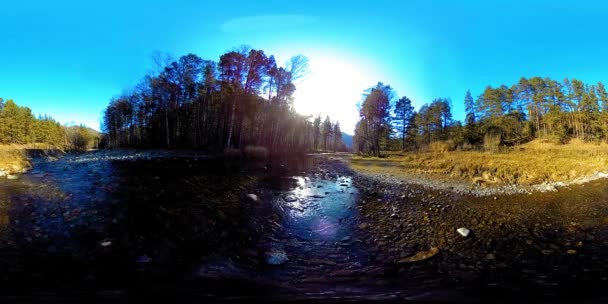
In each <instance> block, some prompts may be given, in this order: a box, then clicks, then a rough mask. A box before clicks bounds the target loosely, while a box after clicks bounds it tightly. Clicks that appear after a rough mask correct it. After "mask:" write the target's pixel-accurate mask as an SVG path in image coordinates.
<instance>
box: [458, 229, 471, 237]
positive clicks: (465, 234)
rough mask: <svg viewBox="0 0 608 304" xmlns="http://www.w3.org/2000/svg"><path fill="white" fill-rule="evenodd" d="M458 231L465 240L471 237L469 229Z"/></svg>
mask: <svg viewBox="0 0 608 304" xmlns="http://www.w3.org/2000/svg"><path fill="white" fill-rule="evenodd" d="M456 231H457V232H458V233H459V234H460V235H462V236H463V237H465V238H466V237H467V236H469V233H471V230H469V229H467V228H464V227H462V228H458V229H456Z"/></svg>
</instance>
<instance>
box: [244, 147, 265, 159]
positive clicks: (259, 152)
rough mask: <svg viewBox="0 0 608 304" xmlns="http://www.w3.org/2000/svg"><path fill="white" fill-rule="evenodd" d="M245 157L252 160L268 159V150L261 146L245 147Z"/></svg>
mask: <svg viewBox="0 0 608 304" xmlns="http://www.w3.org/2000/svg"><path fill="white" fill-rule="evenodd" d="M245 157H247V158H253V159H266V158H268V149H266V147H262V146H247V147H245Z"/></svg>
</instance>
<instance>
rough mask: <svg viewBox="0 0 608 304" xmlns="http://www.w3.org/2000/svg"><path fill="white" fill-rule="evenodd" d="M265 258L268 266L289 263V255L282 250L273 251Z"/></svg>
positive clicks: (265, 255) (267, 253) (266, 254)
mask: <svg viewBox="0 0 608 304" xmlns="http://www.w3.org/2000/svg"><path fill="white" fill-rule="evenodd" d="M264 258H265V261H266V263H267V264H270V265H281V264H284V263H285V262H287V261H289V258H288V257H287V253H285V251H283V250H280V249H272V250H270V251H268V252H266V253H265V254H264Z"/></svg>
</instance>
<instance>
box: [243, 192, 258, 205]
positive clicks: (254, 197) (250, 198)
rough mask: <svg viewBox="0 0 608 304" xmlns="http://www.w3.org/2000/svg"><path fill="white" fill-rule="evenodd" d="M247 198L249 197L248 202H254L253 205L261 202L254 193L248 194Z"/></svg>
mask: <svg viewBox="0 0 608 304" xmlns="http://www.w3.org/2000/svg"><path fill="white" fill-rule="evenodd" d="M246 197H247V200H248V201H250V202H252V203H257V202H259V201H260V199H259V198H258V196H257V195H255V194H253V193H250V194H247V196H246Z"/></svg>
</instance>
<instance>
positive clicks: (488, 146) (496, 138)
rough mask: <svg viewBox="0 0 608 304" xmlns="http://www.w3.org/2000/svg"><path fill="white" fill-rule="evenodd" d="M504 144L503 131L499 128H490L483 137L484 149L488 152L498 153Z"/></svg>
mask: <svg viewBox="0 0 608 304" xmlns="http://www.w3.org/2000/svg"><path fill="white" fill-rule="evenodd" d="M501 144H502V130H500V129H499V128H490V129H489V130H488V132H486V134H485V135H484V136H483V148H484V149H485V150H486V151H493V152H496V151H498V150H499V149H500V145H501Z"/></svg>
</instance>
